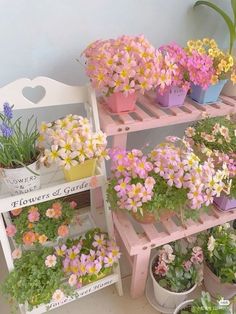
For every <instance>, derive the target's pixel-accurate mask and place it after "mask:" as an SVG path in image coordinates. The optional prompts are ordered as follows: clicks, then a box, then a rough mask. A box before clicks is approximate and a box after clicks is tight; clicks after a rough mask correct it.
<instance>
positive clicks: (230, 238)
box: [200, 223, 236, 300]
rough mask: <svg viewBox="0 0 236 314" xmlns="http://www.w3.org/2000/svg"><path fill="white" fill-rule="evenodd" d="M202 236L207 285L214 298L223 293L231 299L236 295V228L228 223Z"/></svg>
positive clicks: (205, 281) (205, 282)
mask: <svg viewBox="0 0 236 314" xmlns="http://www.w3.org/2000/svg"><path fill="white" fill-rule="evenodd" d="M201 237H202V243H203V246H202V247H203V251H204V257H205V265H204V284H205V287H206V289H207V291H209V293H210V294H211V295H212V296H213V297H214V298H217V297H218V296H219V295H221V296H223V297H224V298H225V299H228V300H229V299H231V298H233V297H234V296H235V295H236V278H235V273H236V230H235V229H233V228H231V227H230V225H229V224H228V223H226V224H224V225H222V226H217V227H214V228H212V229H211V230H209V232H207V233H206V234H203V235H201V236H200V238H201Z"/></svg>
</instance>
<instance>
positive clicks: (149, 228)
mask: <svg viewBox="0 0 236 314" xmlns="http://www.w3.org/2000/svg"><path fill="white" fill-rule="evenodd" d="M141 226H142V228H143V230H144V232H145V233H146V236H147V237H148V239H149V240H150V241H151V242H152V241H154V240H156V239H158V238H159V237H161V234H160V232H158V231H157V229H156V227H155V226H154V225H153V224H141Z"/></svg>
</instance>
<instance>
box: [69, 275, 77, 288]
mask: <svg viewBox="0 0 236 314" xmlns="http://www.w3.org/2000/svg"><path fill="white" fill-rule="evenodd" d="M77 280H78V277H77V275H75V274H72V275H70V277H69V280H68V283H69V285H70V286H71V287H73V286H75V285H76V284H77Z"/></svg>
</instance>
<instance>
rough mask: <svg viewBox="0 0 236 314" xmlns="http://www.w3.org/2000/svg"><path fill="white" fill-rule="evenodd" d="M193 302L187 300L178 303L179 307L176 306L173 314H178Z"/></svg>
mask: <svg viewBox="0 0 236 314" xmlns="http://www.w3.org/2000/svg"><path fill="white" fill-rule="evenodd" d="M193 301H194V300H187V301H184V302H182V303H180V305H179V306H177V308H176V309H175V311H174V313H173V314H179V313H180V311H181V310H185V309H187V308H188V307H189V306H191V305H192V303H193Z"/></svg>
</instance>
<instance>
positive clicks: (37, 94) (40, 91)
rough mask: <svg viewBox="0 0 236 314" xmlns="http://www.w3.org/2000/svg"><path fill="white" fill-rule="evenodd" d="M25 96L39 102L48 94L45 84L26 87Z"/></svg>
mask: <svg viewBox="0 0 236 314" xmlns="http://www.w3.org/2000/svg"><path fill="white" fill-rule="evenodd" d="M22 94H23V96H24V97H25V98H26V99H28V100H30V101H31V102H33V103H35V104H37V103H38V102H39V101H40V100H42V99H43V97H44V96H45V94H46V90H45V88H44V87H43V86H36V87H29V86H27V87H24V88H23V90H22Z"/></svg>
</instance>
